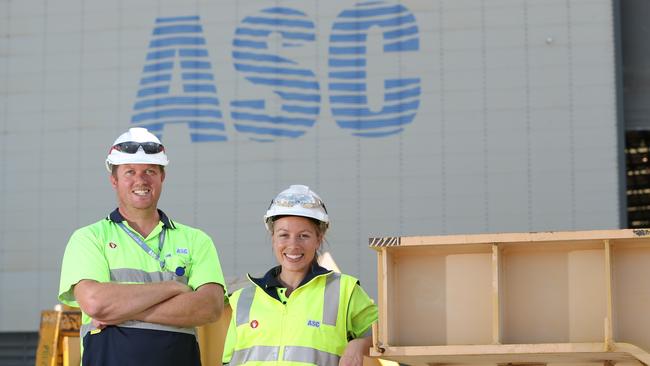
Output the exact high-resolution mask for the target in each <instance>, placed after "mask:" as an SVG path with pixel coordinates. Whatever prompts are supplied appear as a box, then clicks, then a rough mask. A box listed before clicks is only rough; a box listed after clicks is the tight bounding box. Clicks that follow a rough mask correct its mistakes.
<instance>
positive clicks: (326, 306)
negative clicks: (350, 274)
mask: <svg viewBox="0 0 650 366" xmlns="http://www.w3.org/2000/svg"><path fill="white" fill-rule="evenodd" d="M323 296H324V299H323V324H327V325H333V326H336V318H337V316H338V314H339V297H340V296H341V274H340V273H331V274H330V275H329V276H327V280H326V282H325V293H324V294H323Z"/></svg>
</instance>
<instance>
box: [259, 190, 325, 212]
mask: <svg viewBox="0 0 650 366" xmlns="http://www.w3.org/2000/svg"><path fill="white" fill-rule="evenodd" d="M273 204H275V205H277V206H282V207H295V206H301V207H303V208H318V207H322V208H323V210H325V212H327V208H325V204H324V203H323V201H321V200H319V199H318V198H316V197H313V196H311V195H308V194H300V193H285V194H279V195H278V196H277V197H275V199H273V200H272V201H271V205H273Z"/></svg>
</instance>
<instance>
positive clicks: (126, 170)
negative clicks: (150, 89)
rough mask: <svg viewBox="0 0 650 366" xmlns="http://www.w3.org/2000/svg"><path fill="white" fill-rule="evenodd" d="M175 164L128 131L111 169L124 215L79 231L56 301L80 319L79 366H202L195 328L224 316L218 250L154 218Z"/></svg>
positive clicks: (154, 144)
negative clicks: (170, 166)
mask: <svg viewBox="0 0 650 366" xmlns="http://www.w3.org/2000/svg"><path fill="white" fill-rule="evenodd" d="M168 163H169V160H168V159H167V155H166V153H165V149H164V147H163V145H162V144H161V143H160V140H158V138H157V137H156V136H155V135H153V134H151V133H150V132H149V131H147V130H146V129H144V128H131V129H129V131H128V132H126V133H124V134H122V135H120V136H119V137H118V138H117V140H115V143H114V144H113V146H112V147H111V149H110V151H109V154H108V158H107V159H106V167H107V169H108V170H109V172H110V173H111V175H110V182H111V185H112V186H113V188H114V189H115V191H116V193H117V200H118V204H119V207H118V208H117V209H116V210H115V211H113V212H111V213H110V214H109V216H108V217H107V218H106V219H104V220H101V221H99V222H96V223H94V224H92V225H89V226H86V227H83V228H81V229H79V230H77V231H75V232H74V233H73V234H72V236H71V238H70V241H69V242H68V246H67V248H66V250H65V255H64V257H63V265H62V269H61V283H60V289H59V300H60V301H61V302H63V303H65V304H67V305H71V306H79V307H80V308H81V310H82V326H81V335H80V336H81V339H82V347H83V354H82V364H83V365H92V366H97V365H139V366H140V365H173V366H179V365H183V366H184V365H200V364H201V361H200V356H199V349H198V344H197V341H196V337H195V330H194V327H195V326H198V325H202V324H205V323H208V322H212V321H215V320H217V319H218V318H219V316H220V315H221V313H222V311H223V305H224V292H225V286H224V278H223V273H222V271H221V265H220V263H219V258H218V255H217V251H216V249H215V247H214V244H213V242H212V240H211V239H210V238H209V237H208V236H207V235H206V234H205V233H204V232H202V231H201V230H198V229H195V228H192V227H189V226H185V225H183V224H180V223H178V222H174V221H172V220H171V219H170V218H169V217H168V216H167V215H166V214H165V213H164V212H163V211H161V210H159V209H158V208H157V205H158V199H159V198H160V194H161V191H162V184H163V181H164V180H165V169H164V167H165V166H166V165H167V164H168Z"/></svg>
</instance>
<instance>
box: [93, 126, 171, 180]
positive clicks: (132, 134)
mask: <svg viewBox="0 0 650 366" xmlns="http://www.w3.org/2000/svg"><path fill="white" fill-rule="evenodd" d="M123 164H156V165H162V166H166V165H167V164H169V159H167V155H166V154H165V148H164V147H163V145H162V144H161V143H160V140H159V139H158V137H156V135H154V134H152V133H151V132H149V131H147V129H146V128H142V127H131V128H129V130H128V131H127V132H125V133H123V134H121V135H120V136H119V137H118V138H117V140H115V142H114V143H113V145H112V146H111V150H110V151H109V152H108V157H107V158H106V169H108V171H109V172H110V171H111V168H112V166H113V165H123Z"/></svg>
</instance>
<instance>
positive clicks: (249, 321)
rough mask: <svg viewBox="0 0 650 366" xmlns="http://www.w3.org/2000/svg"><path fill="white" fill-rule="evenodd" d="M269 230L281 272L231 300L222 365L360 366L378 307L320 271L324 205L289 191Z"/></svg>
mask: <svg viewBox="0 0 650 366" xmlns="http://www.w3.org/2000/svg"><path fill="white" fill-rule="evenodd" d="M264 223H265V225H266V228H267V230H268V231H269V232H270V234H271V241H272V243H273V254H274V255H275V258H276V260H277V262H278V264H279V265H278V266H276V267H274V268H271V270H269V271H268V272H267V273H266V275H264V277H262V278H252V277H251V276H250V275H249V276H248V278H249V280H250V281H251V282H252V285H251V286H249V287H246V288H243V289H240V290H238V291H236V292H235V293H233V294H232V296H231V297H230V305H231V307H232V309H233V313H232V318H231V323H230V329H229V331H228V337H227V340H226V346H225V349H224V363H228V362H230V365H231V366H234V365H244V364H245V365H265V364H273V365H294V364H295V363H296V362H300V363H301V364H305V363H306V364H313V365H318V366H337V365H341V366H361V365H362V363H363V356H364V354H367V353H368V350H369V349H370V347H371V346H372V337H371V331H370V328H371V325H372V323H374V322H375V321H376V320H377V306H376V305H375V304H374V303H373V301H372V299H370V297H369V296H368V295H367V294H366V292H365V291H364V290H363V289H362V288H361V286H360V285H359V281H358V280H357V279H356V278H354V277H351V276H348V275H345V274H339V273H334V272H333V271H329V270H327V269H325V268H323V267H321V266H319V265H318V262H317V251H318V249H319V248H320V246H321V244H322V243H323V239H324V236H325V232H326V231H327V229H328V227H329V217H328V215H327V210H326V209H325V205H324V204H323V202H322V201H321V199H320V197H318V195H317V194H316V193H314V192H313V191H311V190H310V189H309V187H307V186H303V185H292V186H290V187H289V188H288V189H286V190H284V191H282V192H281V193H280V194H279V195H278V196H277V197H276V198H275V199H274V200H273V201H271V205H270V206H269V209H268V211H266V215H264Z"/></svg>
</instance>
